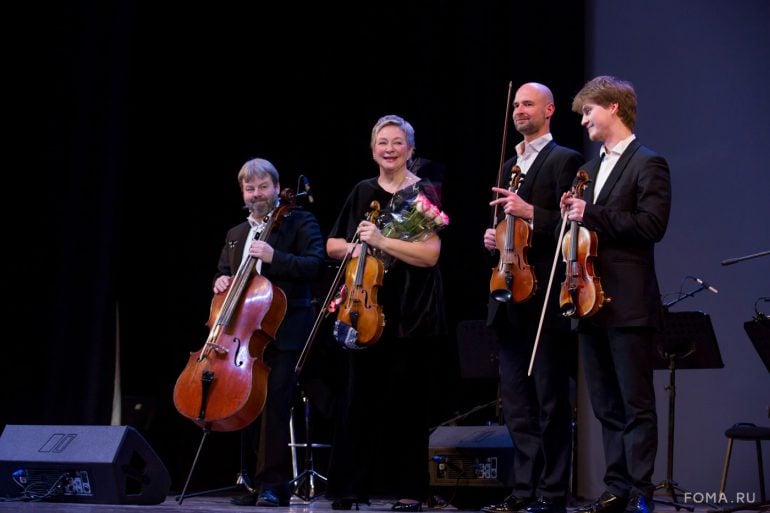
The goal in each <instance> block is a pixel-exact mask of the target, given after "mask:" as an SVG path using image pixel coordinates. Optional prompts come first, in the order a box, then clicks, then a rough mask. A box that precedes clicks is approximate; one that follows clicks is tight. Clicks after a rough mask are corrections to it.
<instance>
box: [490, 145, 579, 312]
mask: <svg viewBox="0 0 770 513" xmlns="http://www.w3.org/2000/svg"><path fill="white" fill-rule="evenodd" d="M583 161H584V159H583V157H582V155H580V154H579V153H578V152H576V151H574V150H571V149H569V148H565V147H563V146H559V145H558V144H556V143H555V142H554V141H550V142H549V143H548V144H547V145H546V146H545V147H544V148H543V149H542V150H541V151H540V153H539V154H538V156H537V158H535V160H534V162H532V165H531V166H530V168H529V170H527V174H526V175H525V177H524V181H523V182H522V183H521V185H520V186H519V191H518V194H519V196H520V197H521V198H522V199H523V200H524V201H526V202H527V203H530V204H532V205H533V206H534V209H535V214H534V221H533V231H532V244H531V247H530V249H529V251H528V253H527V261H528V262H529V264H530V265H531V266H533V267H534V269H535V277H536V279H537V291H536V293H535V295H534V296H533V297H531V298H530V299H528V300H527V301H525V302H523V303H520V304H518V305H517V304H515V303H513V302H510V303H499V302H497V301H495V300H494V299H490V301H489V309H488V316H487V324H489V325H491V324H492V323H493V321H494V318H495V316H496V315H497V311H498V309H499V308H500V307H501V306H505V308H506V310H507V312H508V318H509V320H510V321H511V322H512V323H514V324H518V323H520V322H531V319H532V318H533V316H534V317H535V321H534V322H536V323H537V322H538V321H539V312H540V310H542V308H543V300H544V299H545V290H546V286H547V285H548V278H549V277H550V274H551V266H552V264H553V259H554V255H555V254H556V253H555V252H556V243H557V238H558V228H559V226H561V213H560V210H559V200H560V199H561V195H562V194H563V193H564V192H565V191H567V190H569V188H570V186H571V185H572V182H573V181H574V179H575V175H576V174H577V171H578V169H579V168H580V165H581V164H582V163H583ZM514 164H516V157H514V158H512V159H510V160H508V161H507V162H506V163H505V164H503V169H504V171H505V172H506V173H508V174H510V171H511V169H512V168H513V166H514ZM498 256H499V255H498ZM557 271H558V272H557V275H556V276H555V277H554V282H553V290H552V291H551V297H550V299H549V311H550V309H551V308H558V303H559V286H560V284H561V281H562V280H563V277H564V265H563V264H560V265H557ZM547 324H550V325H552V326H553V325H559V326H561V325H562V324H563V321H562V320H561V319H559V318H558V317H557V316H554V315H549V316H548V317H547Z"/></svg>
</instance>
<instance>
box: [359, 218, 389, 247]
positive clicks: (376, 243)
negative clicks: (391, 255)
mask: <svg viewBox="0 0 770 513" xmlns="http://www.w3.org/2000/svg"><path fill="white" fill-rule="evenodd" d="M358 237H359V238H360V239H361V241H362V242H366V243H367V244H368V245H370V246H371V247H373V248H379V247H380V244H381V243H382V240H383V239H385V237H383V235H382V233H380V230H378V229H377V226H376V225H375V224H374V223H371V222H369V221H361V223H360V224H359V225H358Z"/></svg>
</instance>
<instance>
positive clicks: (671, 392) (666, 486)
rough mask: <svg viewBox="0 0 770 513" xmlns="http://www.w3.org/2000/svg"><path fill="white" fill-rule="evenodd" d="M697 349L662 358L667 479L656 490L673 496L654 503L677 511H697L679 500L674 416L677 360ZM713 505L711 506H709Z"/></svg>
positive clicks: (701, 287)
mask: <svg viewBox="0 0 770 513" xmlns="http://www.w3.org/2000/svg"><path fill="white" fill-rule="evenodd" d="M705 288H706V285H702V284H699V285H698V286H697V287H696V288H694V289H693V290H691V291H690V292H685V293H680V295H679V296H678V297H677V298H675V299H673V300H671V301H669V302H668V303H665V304H664V305H663V307H664V308H665V309H666V310H667V311H668V308H669V307H671V306H674V305H675V304H677V303H679V302H680V301H683V300H685V299H687V298H688V297H694V296H695V294H697V293H698V292H700V291H702V290H704V289H705ZM693 351H695V349H691V350H690V351H689V352H687V353H685V354H676V353H664V354H661V356H662V357H663V358H664V359H666V360H668V385H667V386H666V387H664V388H665V390H666V391H667V392H668V433H667V443H668V446H667V450H666V479H664V480H663V481H661V482H660V483H658V484H657V486H655V490H660V489H663V490H665V491H666V492H668V493H669V495H671V500H670V501H668V500H663V499H653V501H654V502H657V503H660V504H667V505H669V506H674V507H675V508H676V509H677V511H679V509H686V510H688V511H695V508H694V507H692V506H689V505H687V504H683V503H681V502H679V501H678V500H677V492H679V493H682V494H684V493H686V490H684V489H682V488H680V487H679V483H677V482H676V481H674V415H675V413H676V360H677V358H684V357H686V356H689V355H690V354H692V352H693ZM709 505H711V504H709Z"/></svg>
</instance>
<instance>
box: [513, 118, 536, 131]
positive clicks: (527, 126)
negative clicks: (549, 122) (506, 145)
mask: <svg viewBox="0 0 770 513" xmlns="http://www.w3.org/2000/svg"><path fill="white" fill-rule="evenodd" d="M515 125H516V131H517V132H519V133H520V134H521V135H530V134H535V133H537V131H538V130H539V127H537V126H536V125H535V123H534V122H533V121H532V118H529V119H521V120H518V121H515Z"/></svg>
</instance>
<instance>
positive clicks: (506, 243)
mask: <svg viewBox="0 0 770 513" xmlns="http://www.w3.org/2000/svg"><path fill="white" fill-rule="evenodd" d="M520 185H521V168H520V167H519V166H513V169H511V183H510V187H509V188H508V190H509V191H511V192H516V191H517V190H518V189H519V186H520ZM495 241H496V245H497V249H498V251H499V252H500V261H499V263H498V264H497V267H494V268H492V277H491V278H490V280H489V291H490V295H491V296H492V299H494V300H495V301H498V302H500V303H507V302H509V301H511V300H512V301H513V302H514V303H523V302H524V301H526V300H527V299H529V298H531V297H532V296H533V295H534V294H535V288H536V287H537V278H535V271H534V270H533V269H532V266H531V265H529V263H528V262H527V251H528V250H529V247H530V246H531V245H532V227H531V226H530V224H529V222H528V221H525V220H524V219H522V218H520V217H516V216H513V215H511V214H506V215H505V219H503V220H502V221H500V222H499V223H498V224H497V226H496V227H495Z"/></svg>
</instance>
